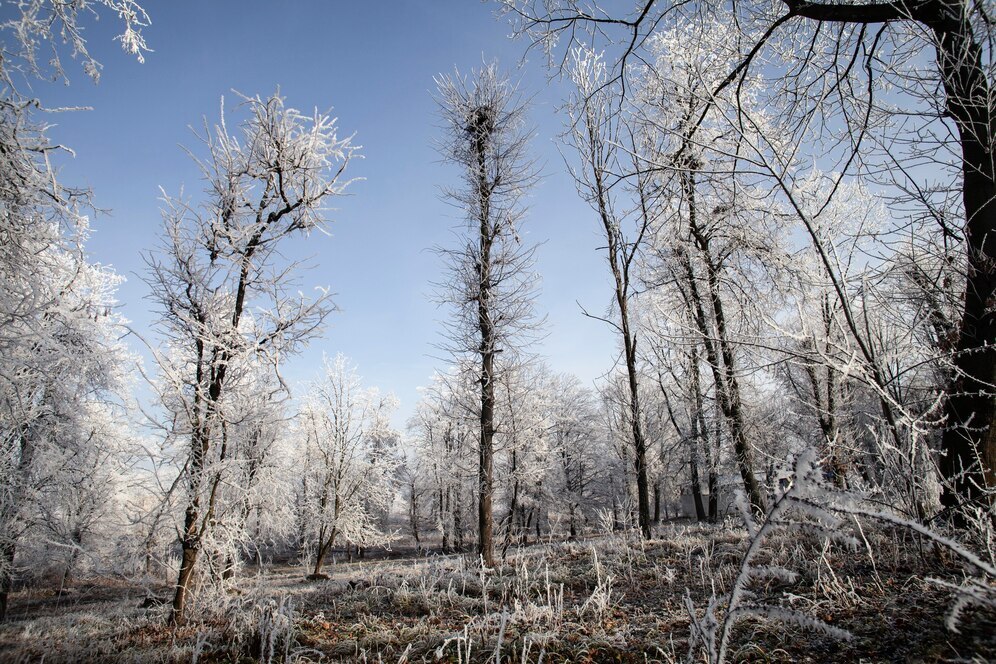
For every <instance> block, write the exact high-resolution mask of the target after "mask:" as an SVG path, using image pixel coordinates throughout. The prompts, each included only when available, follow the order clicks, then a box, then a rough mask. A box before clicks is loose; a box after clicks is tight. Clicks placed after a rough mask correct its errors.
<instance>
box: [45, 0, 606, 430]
mask: <svg viewBox="0 0 996 664" xmlns="http://www.w3.org/2000/svg"><path fill="white" fill-rule="evenodd" d="M144 6H145V8H146V9H147V10H148V12H149V15H150V17H151V19H152V25H151V26H150V27H149V28H146V29H145V31H144V32H145V36H146V41H147V42H148V44H149V46H150V48H152V49H153V51H154V52H152V53H149V54H148V55H147V57H146V62H145V63H144V64H139V63H137V62H135V61H134V60H133V59H131V58H129V57H128V56H127V55H125V54H124V53H123V52H121V51H120V48H119V47H118V45H117V43H116V42H113V41H111V39H112V37H113V36H114V35H115V34H116V30H117V28H118V25H117V23H116V22H114V21H112V20H111V17H110V16H105V17H104V18H103V20H101V21H100V23H98V24H92V22H91V24H90V25H89V27H88V30H87V38H88V40H89V44H90V47H91V52H92V53H93V54H94V55H95V56H96V57H97V58H98V60H100V61H101V62H102V63H103V64H104V65H105V70H104V73H103V76H102V78H101V81H100V83H99V85H96V86H94V85H93V84H92V83H91V82H90V81H89V80H88V79H86V77H85V76H84V75H83V73H82V71H81V70H80V69H79V68H78V67H77V68H69V69H68V71H69V73H70V77H71V79H72V83H71V85H70V86H68V87H67V86H64V85H62V84H61V83H59V84H52V85H48V84H35V85H34V88H35V92H36V94H37V95H38V96H39V97H40V98H41V99H42V101H43V102H44V103H45V104H46V105H47V106H49V107H53V106H58V105H66V106H89V107H92V110H90V111H85V112H72V113H62V114H57V115H53V116H51V117H50V120H51V121H52V122H53V123H55V124H56V125H57V126H56V127H55V128H54V129H53V130H52V135H53V137H54V138H55V139H56V140H58V141H60V142H63V143H65V144H67V145H69V146H71V147H72V148H73V149H74V150H75V151H76V153H77V156H76V157H75V158H74V159H72V160H69V161H67V162H66V163H65V164H64V165H63V166H62V180H63V181H64V183H66V184H76V185H85V186H89V187H91V188H92V189H93V191H94V193H95V195H96V202H97V204H98V206H99V207H101V208H104V209H107V210H108V212H107V213H106V214H103V215H100V216H98V217H97V218H96V219H95V220H94V221H93V224H92V225H93V228H94V234H93V237H92V239H91V241H90V242H89V244H88V251H89V254H90V258H91V260H93V261H96V262H100V263H104V264H110V265H112V266H114V268H115V269H116V270H117V271H118V272H119V273H121V274H123V275H124V276H126V277H127V279H128V281H127V283H126V284H125V285H124V286H123V287H122V288H121V290H120V293H119V299H120V302H121V307H122V313H123V314H124V315H125V316H126V317H127V318H129V319H130V320H131V321H132V322H133V325H134V327H135V328H136V329H137V330H138V331H140V332H142V333H143V334H146V333H147V332H148V329H149V323H150V321H151V320H152V316H153V314H152V312H151V311H150V306H151V303H150V302H149V301H148V300H146V299H145V297H144V296H145V295H146V294H147V286H146V285H145V283H144V282H143V281H142V279H141V276H142V274H143V271H144V263H143V260H142V253H143V252H145V251H148V250H149V249H151V248H153V247H154V246H156V243H157V237H158V234H159V232H160V215H159V200H158V196H159V189H158V187H159V186H160V185H161V186H162V187H163V188H164V189H166V190H167V191H169V192H171V193H176V192H178V190H179V188H180V186H181V185H183V186H185V187H186V191H187V193H190V194H193V193H196V192H199V191H200V189H201V185H200V183H199V181H198V179H197V171H196V168H195V167H194V166H193V164H192V163H191V162H190V161H189V159H188V158H187V157H186V156H185V155H184V154H183V152H182V150H181V149H180V147H179V145H181V144H183V145H188V146H192V147H195V138H194V136H193V134H192V133H191V131H190V129H189V126H191V125H194V126H197V125H199V124H200V122H201V119H202V118H203V117H205V116H206V117H207V119H208V120H209V121H211V122H215V121H216V120H217V117H218V111H219V99H220V97H221V96H222V95H228V96H229V98H231V95H230V91H231V90H232V89H235V90H238V91H240V92H243V93H246V94H249V95H255V94H260V95H266V94H268V93H271V92H273V91H274V90H276V88H277V86H279V87H280V91H281V93H282V94H283V95H284V96H286V98H287V102H288V104H289V105H291V106H294V107H296V108H299V109H302V110H305V111H310V110H311V109H313V108H314V107H316V106H317V107H318V108H320V109H323V110H324V109H328V108H330V107H331V108H333V112H334V115H336V116H338V118H339V123H340V127H341V129H342V130H343V132H345V133H350V132H355V133H356V142H357V143H359V144H360V145H362V146H363V151H362V153H363V155H364V159H363V160H361V161H356V162H354V164H353V165H352V168H351V175H352V176H354V177H362V178H365V180H364V181H363V182H357V183H356V184H355V185H354V186H353V187H352V190H351V191H352V196H350V197H348V198H343V199H340V200H339V201H337V202H336V203H335V205H336V207H337V208H338V211H336V212H335V213H334V214H333V215H331V217H332V220H333V224H332V226H331V228H330V230H331V233H332V236H331V237H326V236H320V235H319V236H312V238H310V239H309V240H308V241H307V242H302V243H299V244H298V245H297V246H296V247H294V248H293V249H292V252H291V253H292V255H307V256H311V257H312V259H311V261H310V262H311V264H312V266H313V267H312V269H311V270H310V271H308V272H307V273H306V274H304V276H303V278H302V282H303V284H304V285H306V286H310V285H322V286H330V287H331V289H332V291H333V292H335V293H337V294H338V295H337V296H336V303H337V304H338V305H339V307H340V309H341V311H340V312H339V313H337V314H335V315H334V316H333V317H332V319H331V324H330V325H329V326H328V328H327V329H326V331H325V334H324V336H323V337H322V338H321V339H319V340H316V341H315V342H314V343H313V344H312V346H311V348H310V349H309V351H307V352H306V353H305V354H304V355H303V356H301V357H299V358H297V359H295V360H294V361H293V362H292V363H291V364H289V365H288V366H287V368H286V371H285V375H286V377H287V378H288V379H289V380H290V381H291V382H292V384H293V383H298V382H300V381H304V380H307V379H310V378H313V377H314V376H315V375H316V371H317V368H318V367H319V366H320V360H321V354H322V352H326V353H328V354H330V355H333V354H335V353H336V352H342V353H345V354H346V355H348V356H349V357H351V358H352V359H353V361H354V362H355V363H356V364H357V365H358V367H359V372H360V374H361V375H362V376H363V377H364V380H365V382H366V384H367V385H376V386H378V387H380V388H381V389H382V390H385V391H393V392H394V393H395V394H396V395H397V396H398V397H399V399H400V400H401V410H400V412H399V414H398V416H397V418H396V423H397V424H402V423H403V422H404V421H405V419H406V418H407V416H408V415H409V414H410V413H411V412H412V409H413V407H414V404H415V402H416V401H417V399H418V394H417V391H416V388H417V386H419V385H424V384H426V383H427V382H428V380H429V378H430V376H431V375H432V372H433V370H434V369H442V368H444V367H445V364H444V363H443V362H441V361H440V360H438V359H436V356H437V355H438V354H439V352H438V351H437V350H436V349H435V348H434V347H433V344H434V343H436V342H438V341H439V340H440V334H441V325H440V324H439V322H440V320H441V319H442V318H443V317H445V316H446V315H447V313H448V312H447V311H446V310H445V309H440V308H438V307H437V306H436V305H435V304H434V303H433V302H432V298H431V293H432V286H431V284H432V282H433V281H436V280H438V279H439V278H440V276H441V274H442V266H441V263H440V260H441V259H440V257H439V256H438V255H437V254H436V253H434V252H433V251H431V248H432V247H434V246H437V245H440V244H446V243H449V242H451V241H452V240H451V238H452V235H451V229H452V228H453V227H454V226H455V225H456V224H457V223H458V221H459V218H458V214H457V212H456V211H455V210H453V208H452V207H451V206H449V205H447V204H446V203H444V202H443V201H441V200H440V196H439V187H440V186H444V185H450V184H455V183H456V181H457V172H456V171H455V170H453V169H452V168H451V167H448V166H446V165H444V164H442V163H441V162H440V158H439V155H438V154H437V153H436V152H435V150H434V148H433V141H434V139H436V138H438V137H439V135H440V126H439V125H440V123H439V120H438V118H437V116H436V110H435V102H434V101H433V98H432V93H433V90H434V83H433V76H435V75H436V74H438V73H440V72H449V71H452V70H453V68H454V67H455V66H456V67H459V69H460V70H461V71H464V72H468V73H469V71H470V70H471V69H472V68H474V67H478V66H480V65H481V63H482V62H484V61H485V60H490V59H492V58H498V60H499V62H500V63H501V64H502V66H503V67H505V68H506V69H508V70H510V71H511V72H512V74H513V76H514V77H520V78H521V87H522V90H523V91H524V92H525V93H526V94H527V95H533V96H534V97H533V105H532V110H531V112H530V117H531V119H532V122H533V124H534V125H535V127H536V136H535V139H534V140H533V149H534V151H535V154H536V156H537V158H538V160H539V163H540V164H541V165H542V170H543V173H544V175H545V177H544V179H543V181H542V182H541V184H540V185H539V186H538V187H537V188H536V189H535V191H534V192H533V194H532V198H531V201H530V212H529V216H528V219H527V221H526V229H527V232H528V236H527V237H528V238H529V239H531V240H533V241H536V242H545V244H543V246H542V247H541V249H540V251H539V264H538V266H537V268H538V270H539V272H540V273H541V274H542V276H543V286H542V293H541V295H540V298H539V301H538V303H537V308H538V311H539V313H540V314H541V315H547V316H548V320H549V323H548V327H547V333H548V336H547V338H546V340H545V341H544V342H543V343H542V344H541V345H540V346H539V347H538V348H537V350H538V351H539V352H540V353H541V354H542V355H544V356H545V357H546V358H547V360H548V361H549V363H550V365H551V366H552V367H553V368H554V369H555V370H557V371H571V372H574V373H576V374H577V375H578V376H579V377H580V378H582V380H584V381H586V382H589V383H590V382H591V381H593V380H595V379H597V378H598V377H599V376H600V375H601V374H602V373H604V372H605V371H607V370H608V369H609V368H610V367H611V366H612V363H613V360H614V356H615V352H616V344H615V341H614V339H613V337H612V334H611V332H610V331H609V330H608V329H607V328H606V326H605V325H604V324H603V323H599V322H597V321H593V320H590V319H586V318H584V317H583V316H582V314H581V312H580V310H579V308H578V306H577V304H576V303H575V301H576V300H577V301H579V302H581V304H583V305H584V306H585V308H586V309H588V310H590V311H602V310H604V309H605V307H606V306H607V305H608V303H609V301H610V293H611V291H610V285H609V277H608V271H607V266H606V265H605V264H604V259H603V258H602V256H601V254H600V253H598V251H597V247H599V246H600V244H601V243H600V242H599V235H598V232H597V231H598V226H597V220H596V218H595V217H594V216H593V214H592V212H591V211H590V210H589V208H588V207H587V206H586V205H585V204H584V203H583V202H581V201H580V200H579V199H578V197H577V194H576V192H575V190H574V185H573V183H572V181H571V180H570V178H569V177H568V175H567V173H566V170H565V167H564V163H563V159H562V157H561V155H560V153H559V151H558V149H557V144H556V137H557V135H558V134H559V133H560V131H561V130H562V122H563V120H562V117H560V116H559V115H558V114H557V112H556V109H557V106H558V105H559V104H560V103H561V100H562V98H563V94H564V90H563V88H562V86H561V85H560V84H559V82H557V81H551V80H550V79H549V78H548V74H547V71H546V70H545V67H544V63H543V62H542V56H541V54H540V53H538V52H537V53H535V54H531V55H530V60H529V61H527V62H525V63H524V65H523V67H522V68H521V69H518V67H519V64H520V59H521V57H522V55H523V53H524V49H525V43H524V42H521V41H511V40H510V39H509V38H508V35H509V31H510V30H509V26H508V25H507V24H505V23H503V22H501V21H499V20H498V19H497V18H496V17H495V16H494V14H493V11H494V7H495V5H493V4H490V3H483V4H482V3H480V2H476V1H474V0H432V1H430V2H426V1H425V0H418V1H415V0H390V1H386V2H332V1H330V0H307V1H305V0H265V1H264V0H239V1H236V0H226V1H221V0H213V1H210V2H208V1H204V0H169V1H161V2H156V1H153V0H149V1H147V2H145V3H144ZM233 106H234V99H232V101H231V102H230V104H229V108H231V107H233ZM295 252H297V253H295ZM300 252H304V253H303V254H301V253H300ZM152 338H154V337H152ZM135 346H136V350H138V348H137V344H135Z"/></svg>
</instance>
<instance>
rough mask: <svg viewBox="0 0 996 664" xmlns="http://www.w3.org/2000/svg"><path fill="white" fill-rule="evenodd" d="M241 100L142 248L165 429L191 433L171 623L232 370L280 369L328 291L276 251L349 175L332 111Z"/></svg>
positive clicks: (309, 224) (216, 475) (205, 505)
mask: <svg viewBox="0 0 996 664" xmlns="http://www.w3.org/2000/svg"><path fill="white" fill-rule="evenodd" d="M242 108H243V110H244V111H245V112H246V114H247V118H246V119H245V120H244V121H243V122H242V124H241V125H240V131H239V134H236V135H232V134H230V133H229V131H228V129H227V127H226V125H225V121H224V117H222V121H221V124H220V125H218V126H216V127H215V128H214V129H211V130H207V131H206V133H205V135H204V136H202V137H201V138H202V140H203V142H204V144H205V146H206V148H207V152H208V154H207V158H206V160H204V161H200V160H197V161H198V164H199V166H200V167H201V171H202V174H203V178H204V181H205V183H206V192H205V193H206V196H205V199H204V200H203V202H202V203H201V204H200V205H194V204H193V203H191V202H189V201H187V200H183V199H177V198H171V197H168V196H167V197H165V199H164V200H165V204H166V207H165V209H164V212H163V215H164V220H165V232H166V238H165V242H164V247H163V249H162V251H161V252H160V253H159V254H154V255H152V256H150V257H149V259H148V262H149V269H150V276H149V277H148V281H149V284H150V286H151V288H152V291H153V297H154V298H155V299H156V300H157V301H158V303H159V307H160V319H159V327H160V329H161V331H162V334H163V336H164V337H165V340H166V346H167V348H168V349H170V352H169V353H158V354H157V362H158V364H159V370H160V373H161V380H160V382H159V383H158V385H159V389H160V397H161V399H162V401H163V403H164V405H166V406H167V409H168V410H169V411H170V413H171V423H170V425H169V429H170V431H169V433H170V436H171V437H173V438H176V437H180V438H183V437H185V438H187V439H188V440H189V445H188V446H187V447H186V451H185V452H184V453H183V454H182V455H181V459H180V465H181V467H182V475H181V479H182V486H183V487H184V489H185V490H186V497H185V499H184V502H185V509H184V517H183V525H182V528H181V529H180V531H179V539H180V545H181V549H182V560H181V564H180V572H179V578H178V580H177V584H176V593H175V596H174V600H173V610H172V612H171V614H170V622H171V623H172V624H182V623H183V622H184V619H185V615H184V610H185V607H186V599H187V593H188V591H189V589H190V584H191V580H192V578H193V575H194V570H195V566H196V563H197V557H198V552H199V551H200V548H201V543H202V541H203V539H204V537H205V535H206V534H207V533H208V531H209V529H210V528H211V525H212V523H213V516H214V510H215V507H216V501H217V499H218V490H219V486H221V483H222V479H223V475H224V468H225V462H226V460H227V459H228V455H229V454H230V450H229V449H228V447H227V444H226V443H227V440H226V428H227V426H228V423H229V419H228V406H227V404H226V400H227V398H228V396H229V387H230V384H231V383H235V382H237V381H238V379H239V375H238V373H236V372H237V371H242V372H245V370H246V368H245V367H246V365H247V363H253V362H262V363H264V364H269V366H271V368H272V370H274V371H275V370H276V367H277V360H278V358H280V357H283V356H286V355H287V354H289V353H293V352H295V351H296V350H298V349H299V348H301V347H302V345H303V344H304V343H305V342H306V341H307V340H308V339H309V338H311V337H312V336H314V335H315V334H316V332H317V331H318V330H319V329H320V326H321V324H322V321H323V320H324V318H325V316H326V315H327V314H328V312H329V311H330V300H329V295H328V293H327V292H322V293H321V294H320V295H319V296H318V297H317V298H315V299H312V300H308V299H306V298H304V296H299V297H295V296H294V295H290V294H289V293H288V292H287V290H288V286H290V285H291V284H292V281H291V279H292V275H293V271H292V268H293V267H294V266H293V265H291V266H286V265H278V264H277V263H276V261H277V259H278V255H277V253H276V252H277V251H278V248H279V246H280V244H281V241H282V240H284V239H285V238H289V237H293V236H295V235H302V234H307V233H309V232H311V231H314V230H318V229H321V227H322V226H323V225H324V223H325V222H324V219H323V217H322V212H323V210H324V209H325V206H326V204H327V203H328V200H329V199H330V198H333V197H335V196H337V195H340V194H342V193H343V192H344V190H345V187H346V185H347V184H348V182H344V181H343V178H342V175H343V173H344V171H345V169H346V166H347V164H348V163H349V161H350V158H351V157H352V155H353V153H354V151H355V148H354V146H353V145H352V142H351V140H350V138H340V137H339V136H338V133H337V128H336V125H335V122H334V120H333V119H331V118H330V117H329V116H328V115H325V114H321V113H318V112H316V113H315V114H314V115H313V116H312V117H307V116H304V115H302V114H301V113H299V112H298V111H296V110H294V109H292V108H288V107H286V106H285V105H284V100H283V99H282V98H281V97H279V96H272V97H269V98H266V99H263V98H260V97H253V98H245V99H244V105H243V107H242ZM240 365H241V366H240Z"/></svg>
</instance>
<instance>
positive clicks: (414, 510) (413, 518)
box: [408, 482, 422, 551]
mask: <svg viewBox="0 0 996 664" xmlns="http://www.w3.org/2000/svg"><path fill="white" fill-rule="evenodd" d="M411 489H412V499H411V510H410V512H409V516H408V518H409V521H410V523H411V528H412V538H413V539H414V540H415V550H416V551H421V550H422V542H421V541H420V540H419V536H418V496H417V495H416V493H415V482H412V485H411Z"/></svg>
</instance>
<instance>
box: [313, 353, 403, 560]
mask: <svg viewBox="0 0 996 664" xmlns="http://www.w3.org/2000/svg"><path fill="white" fill-rule="evenodd" d="M395 405H396V400H395V399H394V398H393V397H386V398H382V397H381V396H380V394H379V393H377V392H376V390H364V389H363V387H362V385H361V383H360V377H359V376H358V375H357V373H356V369H355V368H353V367H351V366H349V364H348V360H347V359H346V358H345V357H344V356H343V355H341V354H340V355H336V357H335V359H334V360H332V361H329V360H328V359H326V360H325V370H324V375H323V376H322V378H321V380H319V381H318V382H316V383H315V384H314V385H313V386H312V387H311V389H309V391H308V397H307V399H306V401H305V404H304V407H303V409H302V411H301V414H300V416H299V423H298V427H299V435H300V436H302V437H303V441H302V445H301V447H302V448H303V449H304V456H305V459H306V460H307V462H306V464H305V465H304V466H303V467H302V468H301V476H302V481H303V482H304V486H305V487H306V490H305V491H304V492H303V493H302V503H301V504H302V510H303V513H304V522H305V523H306V524H307V526H306V528H307V531H308V532H306V534H305V539H306V542H308V543H313V547H314V552H315V565H314V570H313V572H312V574H314V575H316V576H317V575H319V574H321V573H322V566H323V565H324V564H325V558H326V556H327V555H328V553H329V551H330V550H331V549H332V547H333V546H334V545H335V544H336V543H337V542H338V541H346V542H348V543H349V544H353V545H357V546H368V545H371V544H377V543H383V542H387V541H388V539H389V537H388V535H387V533H385V532H383V530H382V529H381V527H380V523H379V521H380V519H379V512H380V511H383V510H386V509H388V508H389V507H390V504H391V501H392V500H393V498H394V492H395V490H396V488H397V486H396V485H397V482H396V472H397V470H398V463H399V461H400V459H399V458H398V450H397V434H396V433H395V432H393V431H392V430H391V428H390V425H389V418H390V414H391V411H393V410H394V407H395Z"/></svg>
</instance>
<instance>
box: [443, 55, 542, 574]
mask: <svg viewBox="0 0 996 664" xmlns="http://www.w3.org/2000/svg"><path fill="white" fill-rule="evenodd" d="M436 83H437V87H438V99H439V106H440V112H441V115H442V117H443V121H444V123H445V131H446V134H445V138H444V139H443V141H442V144H441V146H440V148H441V152H442V153H443V156H444V157H445V158H446V160H447V161H448V162H450V163H452V164H454V165H456V166H457V167H459V168H460V170H461V175H462V179H463V185H462V186H461V187H460V188H456V189H449V190H448V191H447V192H446V196H447V198H448V200H449V201H450V202H452V203H453V204H454V205H455V206H456V207H458V208H459V209H460V210H461V212H462V213H463V214H464V215H465V219H466V221H467V228H466V231H467V234H466V235H465V236H464V239H463V240H462V244H461V245H460V246H459V247H458V248H456V249H453V250H444V251H443V253H444V255H445V256H446V257H447V260H448V267H449V271H450V277H449V279H448V281H447V283H446V284H445V288H444V289H443V290H444V294H443V298H442V299H443V300H444V301H450V302H453V303H454V304H455V306H456V309H457V312H456V314H457V315H456V318H455V320H454V321H453V322H451V324H450V326H449V341H448V343H447V347H448V349H449V350H450V351H451V352H452V353H453V354H454V355H455V356H457V357H460V358H464V357H467V356H473V357H475V358H476V360H477V361H476V362H474V363H473V366H474V371H475V372H476V376H474V379H473V380H474V381H475V382H477V383H479V384H480V412H479V419H480V437H479V447H478V462H479V463H478V519H477V521H478V552H479V553H480V555H481V558H482V560H483V562H484V564H485V565H487V566H492V565H494V533H493V530H494V526H493V522H494V516H493V499H494V437H495V411H496V406H497V401H496V396H495V394H496V387H497V383H498V372H500V371H501V370H502V365H503V364H504V365H505V366H508V365H510V364H512V363H513V362H514V361H515V358H516V356H517V354H518V351H521V350H522V348H523V347H524V342H525V341H527V340H528V333H529V332H530V331H531V330H532V329H534V326H535V324H536V319H535V317H534V314H533V303H534V293H535V282H536V279H535V275H534V273H533V271H532V264H533V255H534V253H535V247H534V246H533V245H529V244H526V243H524V242H523V239H522V235H521V226H520V224H521V222H522V220H523V216H524V212H525V206H524V198H525V195H526V193H527V192H528V190H529V189H530V187H531V186H532V185H533V184H534V183H535V181H536V178H537V173H536V169H535V166H534V164H533V162H532V160H531V159H530V157H529V155H528V139H529V133H530V132H529V130H528V128H527V126H526V124H525V112H526V106H525V104H524V101H523V100H522V98H521V96H520V95H519V92H518V90H517V89H516V87H515V86H514V85H513V84H512V83H511V82H510V81H509V79H508V78H507V77H506V76H504V75H503V74H502V73H501V72H500V71H499V69H498V65H497V64H496V63H491V64H489V65H487V66H486V67H484V68H483V69H481V71H479V72H476V73H475V74H474V75H473V76H472V77H471V78H470V79H469V80H468V79H467V78H465V77H463V76H461V75H460V73H459V72H456V73H455V74H453V75H441V76H439V77H438V78H437V79H436Z"/></svg>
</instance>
